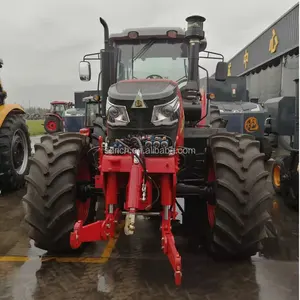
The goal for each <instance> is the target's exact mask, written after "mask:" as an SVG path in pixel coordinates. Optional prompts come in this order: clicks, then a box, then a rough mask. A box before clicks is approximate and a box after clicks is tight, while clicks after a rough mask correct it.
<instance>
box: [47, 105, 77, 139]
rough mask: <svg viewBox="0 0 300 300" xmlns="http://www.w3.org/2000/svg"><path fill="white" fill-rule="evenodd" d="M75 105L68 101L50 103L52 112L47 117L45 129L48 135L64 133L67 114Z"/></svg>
mask: <svg viewBox="0 0 300 300" xmlns="http://www.w3.org/2000/svg"><path fill="white" fill-rule="evenodd" d="M73 106H74V104H73V103H72V102H66V101H53V102H51V103H50V111H49V113H47V114H46V115H45V121H44V128H45V131H46V132H47V133H50V134H52V133H57V132H61V131H64V117H65V112H66V110H68V109H69V108H72V107H73Z"/></svg>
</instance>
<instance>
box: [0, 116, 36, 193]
mask: <svg viewBox="0 0 300 300" xmlns="http://www.w3.org/2000/svg"><path fill="white" fill-rule="evenodd" d="M30 155H31V142H30V137H29V132H28V127H27V125H26V122H25V119H24V118H23V116H22V115H21V114H13V113H12V114H9V115H8V116H7V117H6V118H5V120H4V122H3V124H2V126H1V128H0V190H1V191H2V192H8V191H13V190H17V189H20V188H22V187H23V186H24V184H25V175H26V174H27V173H28V169H29V157H30Z"/></svg>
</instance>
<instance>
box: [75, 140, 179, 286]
mask: <svg viewBox="0 0 300 300" xmlns="http://www.w3.org/2000/svg"><path fill="white" fill-rule="evenodd" d="M99 145H100V148H99V170H100V172H101V173H100V175H98V176H96V179H95V181H96V182H95V187H96V189H102V190H103V191H104V195H105V207H106V210H105V219H104V220H100V221H96V222H94V223H91V224H89V225H86V226H83V222H82V221H81V220H79V221H78V222H77V223H76V224H75V226H74V232H72V233H71V236H70V244H71V247H72V248H73V249H77V248H79V247H80V245H81V244H82V243H84V242H93V241H100V240H107V239H108V238H111V237H114V234H115V230H116V226H117V224H118V223H119V220H120V216H121V211H120V210H119V209H118V208H117V207H116V206H117V204H118V189H119V188H120V186H121V185H122V181H121V179H122V178H124V176H123V177H122V175H124V174H127V176H128V177H127V178H128V179H127V180H128V181H127V184H126V201H125V203H124V210H125V211H124V213H125V214H126V217H125V227H124V232H125V234H126V235H131V234H133V233H134V230H135V216H136V214H137V213H138V212H141V214H143V212H144V213H145V215H147V212H148V211H149V210H151V208H152V205H153V204H154V202H156V201H157V200H159V195H160V203H161V206H162V211H161V212H160V214H161V217H162V223H161V232H162V237H161V243H162V250H163V252H164V254H166V255H167V256H168V259H169V261H170V263H171V265H172V267H173V270H174V276H175V283H176V284H177V285H180V284H181V277H182V273H181V257H180V255H179V253H178V251H177V249H176V246H175V240H174V236H173V234H172V231H171V221H172V220H174V219H175V218H176V215H177V213H176V210H175V208H176V173H177V171H178V158H177V156H176V155H175V154H173V155H168V156H166V157H144V160H142V155H141V153H140V152H139V151H136V152H134V153H132V154H124V155H113V154H104V150H103V148H102V146H101V145H102V138H101V137H100V138H99ZM144 163H145V165H144ZM153 176H155V178H156V182H158V184H157V183H156V182H155V181H154V179H153V178H152V177H153ZM153 187H156V188H157V189H158V193H159V195H158V197H157V200H155V201H152V188H153Z"/></svg>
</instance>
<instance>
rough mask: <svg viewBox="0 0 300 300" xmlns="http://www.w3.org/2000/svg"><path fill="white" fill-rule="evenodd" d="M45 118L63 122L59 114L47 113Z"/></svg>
mask: <svg viewBox="0 0 300 300" xmlns="http://www.w3.org/2000/svg"><path fill="white" fill-rule="evenodd" d="M45 116H47V117H56V118H58V119H59V120H61V121H63V118H62V117H61V116H60V115H59V114H54V113H47V114H46V115H45Z"/></svg>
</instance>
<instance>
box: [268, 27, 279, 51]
mask: <svg viewBox="0 0 300 300" xmlns="http://www.w3.org/2000/svg"><path fill="white" fill-rule="evenodd" d="M278 44H279V39H278V36H277V33H276V30H275V29H274V28H273V29H272V37H271V39H270V42H269V52H270V53H275V52H276V51H277V47H278Z"/></svg>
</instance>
